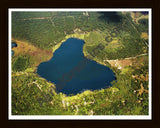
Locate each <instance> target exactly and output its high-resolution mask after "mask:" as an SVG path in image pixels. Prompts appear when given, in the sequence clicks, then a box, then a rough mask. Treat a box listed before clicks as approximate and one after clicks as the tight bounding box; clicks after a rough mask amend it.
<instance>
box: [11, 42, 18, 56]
mask: <svg viewBox="0 0 160 128" xmlns="http://www.w3.org/2000/svg"><path fill="white" fill-rule="evenodd" d="M14 47H17V44H16V43H15V42H12V48H14ZM11 54H12V56H13V55H14V51H13V50H12V52H11Z"/></svg>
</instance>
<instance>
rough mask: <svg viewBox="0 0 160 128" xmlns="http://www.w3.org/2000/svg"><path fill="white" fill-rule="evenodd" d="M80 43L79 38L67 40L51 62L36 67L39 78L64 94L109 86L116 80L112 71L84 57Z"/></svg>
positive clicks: (81, 42)
mask: <svg viewBox="0 0 160 128" xmlns="http://www.w3.org/2000/svg"><path fill="white" fill-rule="evenodd" d="M83 44H84V41H83V40H80V39H75V38H69V39H67V40H66V41H65V42H63V44H62V45H61V46H60V47H59V48H58V49H57V50H56V51H55V52H54V53H53V57H52V58H51V60H49V61H47V62H42V63H41V64H40V65H39V66H38V69H37V73H38V74H39V76H41V77H43V78H45V79H47V80H48V81H50V82H52V83H54V84H55V85H56V88H57V91H58V92H62V93H65V94H77V93H81V92H83V91H85V90H96V89H101V88H106V87H109V86H112V85H111V82H112V81H113V80H116V77H115V74H114V72H113V71H112V70H111V69H109V68H108V67H106V66H103V65H100V64H98V63H97V62H95V61H92V60H89V59H87V58H85V57H84V54H83V51H82V50H83Z"/></svg>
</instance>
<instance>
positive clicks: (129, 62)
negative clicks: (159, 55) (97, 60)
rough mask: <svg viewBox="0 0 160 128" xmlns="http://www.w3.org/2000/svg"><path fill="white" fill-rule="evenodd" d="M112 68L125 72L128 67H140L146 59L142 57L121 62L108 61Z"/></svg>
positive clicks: (121, 60)
mask: <svg viewBox="0 0 160 128" xmlns="http://www.w3.org/2000/svg"><path fill="white" fill-rule="evenodd" d="M107 61H108V62H109V63H110V64H111V66H113V67H117V68H118V69H120V70H123V69H124V68H125V67H126V66H133V65H134V66H135V67H137V68H138V67H139V66H141V65H142V62H143V61H144V57H143V56H141V57H140V58H138V59H137V58H136V57H131V58H125V59H120V60H107Z"/></svg>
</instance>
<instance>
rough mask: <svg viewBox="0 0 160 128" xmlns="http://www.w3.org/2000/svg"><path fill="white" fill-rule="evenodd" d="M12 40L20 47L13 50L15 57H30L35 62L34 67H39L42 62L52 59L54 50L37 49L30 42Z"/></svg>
mask: <svg viewBox="0 0 160 128" xmlns="http://www.w3.org/2000/svg"><path fill="white" fill-rule="evenodd" d="M12 40H13V41H14V42H16V43H17V45H18V46H17V47H14V48H12V50H13V51H14V52H15V53H14V56H16V55H20V54H21V55H23V54H28V55H30V56H31V58H32V59H33V62H34V63H33V65H32V66H38V65H39V64H40V63H41V62H43V61H47V60H49V59H51V57H52V56H53V53H52V49H50V50H44V49H41V48H37V47H35V46H34V45H32V44H30V43H29V42H25V41H20V40H16V39H12Z"/></svg>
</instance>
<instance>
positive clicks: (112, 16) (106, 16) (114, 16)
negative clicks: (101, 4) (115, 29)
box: [99, 12, 122, 23]
mask: <svg viewBox="0 0 160 128" xmlns="http://www.w3.org/2000/svg"><path fill="white" fill-rule="evenodd" d="M99 13H100V14H102V15H101V16H99V19H101V20H105V21H107V22H108V23H110V22H112V23H119V22H121V19H122V16H120V15H119V14H118V12H99Z"/></svg>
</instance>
